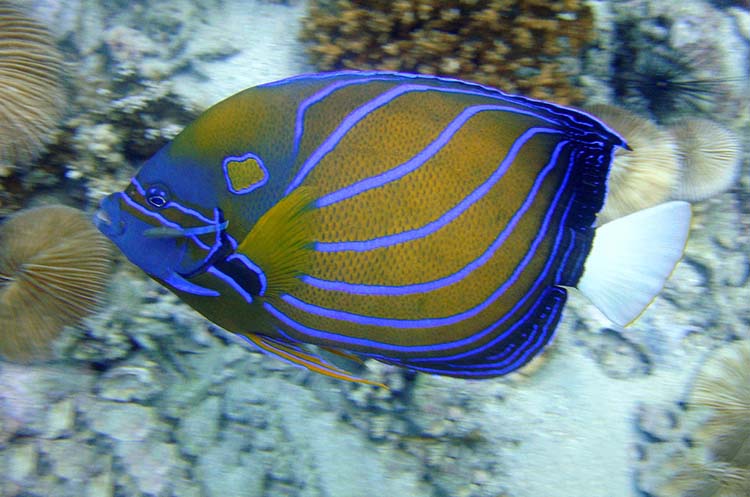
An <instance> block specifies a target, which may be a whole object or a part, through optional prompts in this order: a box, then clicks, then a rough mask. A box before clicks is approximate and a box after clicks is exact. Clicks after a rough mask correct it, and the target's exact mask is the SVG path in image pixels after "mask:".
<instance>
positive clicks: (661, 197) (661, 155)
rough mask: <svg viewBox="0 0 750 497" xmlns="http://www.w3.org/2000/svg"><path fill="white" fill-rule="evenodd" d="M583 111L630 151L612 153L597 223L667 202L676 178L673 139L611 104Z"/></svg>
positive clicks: (676, 165) (677, 171)
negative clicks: (614, 132) (604, 125)
mask: <svg viewBox="0 0 750 497" xmlns="http://www.w3.org/2000/svg"><path fill="white" fill-rule="evenodd" d="M587 110H588V111H589V112H591V113H592V114H593V115H595V116H597V117H599V118H600V119H601V120H603V121H604V122H606V123H607V124H608V125H609V126H611V127H612V128H613V129H615V130H617V132H618V133H620V134H621V135H622V136H623V138H625V140H626V141H627V143H628V145H629V146H630V148H631V149H632V150H625V149H618V150H617V152H615V157H614V160H613V161H612V168H611V171H610V174H609V183H608V188H609V189H608V193H607V200H606V203H605V205H604V208H603V209H602V211H601V212H600V213H599V216H598V222H599V223H600V224H602V223H606V222H607V221H611V220H612V219H616V218H618V217H622V216H625V215H627V214H630V213H633V212H635V211H638V210H641V209H646V208H648V207H652V206H654V205H657V204H660V203H662V202H664V201H666V200H667V199H669V197H670V195H671V194H672V190H673V188H674V185H675V183H676V181H677V178H678V176H679V170H680V167H679V161H678V155H677V148H676V146H675V142H674V139H673V138H672V136H671V135H670V134H669V133H668V132H667V131H665V130H662V129H660V128H659V127H658V126H657V125H656V124H654V123H653V122H651V121H649V120H648V119H646V118H643V117H640V116H638V115H636V114H634V113H632V112H629V111H627V110H625V109H623V108H620V107H616V106H613V105H594V106H591V107H588V108H587Z"/></svg>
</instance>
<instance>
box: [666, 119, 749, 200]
mask: <svg viewBox="0 0 750 497" xmlns="http://www.w3.org/2000/svg"><path fill="white" fill-rule="evenodd" d="M670 131H671V132H672V135H673V136H674V137H675V140H676V141H677V148H678V151H679V156H680V159H681V162H682V174H681V175H680V181H679V182H678V187H677V191H676V192H675V197H676V198H682V199H685V200H705V199H707V198H709V197H713V196H714V195H716V194H718V193H721V192H723V191H725V190H727V189H728V188H730V187H731V186H732V184H733V183H734V182H735V180H736V179H737V176H738V175H739V172H740V165H741V161H740V155H741V151H742V150H741V147H740V141H739V138H738V137H737V135H736V134H735V133H734V132H733V131H731V130H729V129H727V128H725V127H723V126H721V125H720V124H718V123H715V122H713V121H710V120H708V119H700V118H687V119H683V120H681V121H680V122H678V123H676V124H674V125H673V126H671V127H670Z"/></svg>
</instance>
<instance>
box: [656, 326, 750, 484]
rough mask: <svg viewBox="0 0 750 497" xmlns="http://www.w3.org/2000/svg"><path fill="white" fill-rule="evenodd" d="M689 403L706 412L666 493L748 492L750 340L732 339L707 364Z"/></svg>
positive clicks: (749, 481) (692, 406)
mask: <svg viewBox="0 0 750 497" xmlns="http://www.w3.org/2000/svg"><path fill="white" fill-rule="evenodd" d="M690 407H691V408H694V409H705V408H707V409H708V410H709V412H710V414H709V417H708V419H707V420H706V421H705V423H704V424H703V425H702V426H701V427H700V428H699V429H698V431H697V432H696V433H695V440H694V441H695V443H696V444H697V447H696V449H694V450H692V451H690V452H688V453H687V454H685V455H684V456H683V457H684V459H683V460H682V462H681V463H680V467H679V469H677V471H676V472H675V474H674V476H673V477H672V479H671V481H670V482H669V483H668V484H667V485H665V487H664V489H665V495H676V496H680V497H734V496H740V495H748V494H749V493H750V342H748V341H741V342H735V343H734V344H732V345H729V346H727V347H725V348H724V349H723V350H720V351H719V352H718V353H717V354H715V355H714V356H713V357H712V358H711V359H710V360H709V361H708V362H707V363H706V365H705V366H704V367H703V370H702V371H701V372H700V374H699V376H698V378H697V380H696V383H695V387H694V390H693V394H692V398H691V400H690ZM702 449H706V451H705V452H704V451H703V450H702Z"/></svg>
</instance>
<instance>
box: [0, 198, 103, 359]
mask: <svg viewBox="0 0 750 497" xmlns="http://www.w3.org/2000/svg"><path fill="white" fill-rule="evenodd" d="M110 265H111V249H110V245H109V242H108V241H107V239H106V238H105V237H104V236H103V235H101V234H100V233H99V231H98V230H97V229H96V228H94V226H93V224H92V223H91V221H90V220H89V218H88V216H86V215H85V214H84V213H83V212H81V211H79V210H78V209H74V208H72V207H66V206H61V205H54V206H46V207H38V208H34V209H28V210H25V211H22V212H20V213H18V214H16V215H14V216H12V217H11V218H10V219H8V220H7V221H6V222H5V224H3V225H2V226H0V353H2V355H3V356H5V357H6V358H8V359H13V360H22V361H23V360H28V359H32V358H36V357H39V356H41V355H43V354H44V353H45V352H46V350H47V347H48V345H49V342H50V341H51V340H52V339H53V338H55V337H56V336H57V335H58V333H59V332H60V331H61V330H62V328H63V327H64V326H67V325H75V324H77V323H78V322H79V321H80V320H81V318H82V317H84V316H85V315H87V314H88V313H90V312H91V311H93V310H94V309H95V308H96V306H97V304H98V303H99V298H100V296H101V295H102V292H103V290H104V287H105V286H106V284H107V281H108V279H109V270H110Z"/></svg>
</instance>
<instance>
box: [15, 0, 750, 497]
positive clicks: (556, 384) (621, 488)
mask: <svg viewBox="0 0 750 497" xmlns="http://www.w3.org/2000/svg"><path fill="white" fill-rule="evenodd" d="M342 68H350V69H387V70H399V71H407V72H420V73H425V74H439V75H444V76H452V77H458V78H462V79H467V80H471V81H477V82H480V83H482V84H486V85H489V86H494V87H497V88H500V89H502V90H505V91H508V92H511V93H520V94H523V95H528V96H531V97H534V98H540V99H545V100H550V101H552V102H556V103H559V104H563V105H571V106H575V107H581V108H584V109H589V110H590V111H591V112H592V113H593V114H595V115H597V116H599V117H600V118H601V119H603V120H604V121H605V122H607V123H609V124H610V125H611V126H612V127H614V128H615V129H617V130H618V131H620V132H621V133H622V134H623V135H624V136H625V138H627V139H628V142H629V143H630V145H631V146H632V147H633V148H634V152H633V154H632V155H628V156H623V157H621V158H619V160H618V158H617V157H616V159H615V164H614V165H613V168H612V173H611V176H612V178H611V182H610V199H609V200H608V203H607V205H606V207H605V210H604V211H603V213H602V217H603V219H613V218H617V217H619V216H622V215H624V214H626V213H628V212H632V211H633V210H637V209H642V208H644V207H648V206H650V205H654V204H657V203H659V202H663V201H665V200H668V199H684V200H689V201H690V202H691V203H692V204H693V213H694V220H693V226H692V231H691V235H690V239H689V242H688V246H687V249H686V254H685V257H684V259H683V260H682V262H681V263H680V264H679V265H678V266H677V268H676V270H675V272H674V273H673V275H672V277H671V279H670V280H669V281H668V283H667V286H666V288H665V289H664V291H663V292H662V293H661V295H660V296H659V297H657V299H656V300H655V301H654V303H653V304H652V305H651V306H650V307H649V308H648V309H647V310H646V312H645V313H644V314H643V315H642V316H641V318H640V319H639V320H638V321H637V322H636V323H635V324H633V325H632V326H630V327H628V328H626V329H619V328H616V327H613V326H612V325H611V324H610V323H609V322H608V320H607V319H606V318H604V317H603V316H602V315H601V314H600V313H599V312H598V311H597V310H596V309H595V308H594V307H593V306H592V305H591V304H590V303H588V302H587V301H586V300H585V299H584V298H583V297H582V296H580V295H579V294H576V293H575V292H571V295H570V299H569V304H568V305H567V306H566V308H565V312H564V315H563V321H562V322H561V325H560V326H559V328H558V330H557V336H556V338H555V341H554V343H553V344H552V345H551V346H550V347H548V348H547V350H546V351H545V353H544V354H543V355H542V356H541V358H539V359H537V360H536V361H534V363H533V364H532V365H530V366H529V367H526V368H524V369H522V370H521V371H520V372H519V373H515V374H512V375H509V376H506V377H502V378H496V379H489V380H480V381H467V380H460V379H452V378H447V377H439V376H432V375H426V374H415V373H410V372H408V371H405V370H403V369H399V368H395V367H392V366H388V365H384V364H381V363H377V362H367V364H366V368H365V369H363V370H362V371H361V372H358V374H361V375H362V376H363V377H365V378H367V379H368V380H371V381H374V382H382V383H385V384H387V385H388V386H389V389H388V390H386V389H382V388H377V387H373V386H371V385H365V384H353V383H345V382H341V381H337V380H334V379H332V378H328V377H325V376H322V375H316V374H314V373H311V372H309V371H307V370H301V369H298V368H295V367H293V366H292V365H287V364H285V363H283V362H281V361H277V360H275V359H273V358H269V357H265V356H264V355H262V354H260V353H257V352H255V351H252V350H248V348H247V347H246V346H245V345H243V344H242V343H240V342H238V341H237V340H234V339H233V338H232V337H231V336H229V335H228V334H226V333H224V332H222V331H221V330H219V329H218V328H217V327H216V326H214V325H212V324H211V323H209V322H208V321H206V320H205V319H203V318H202V317H201V316H200V315H198V314H197V313H196V312H194V311H193V310H191V309H190V308H189V307H188V306H187V305H186V304H184V303H182V302H180V301H179V299H178V298H177V297H175V296H174V295H172V294H171V293H169V292H168V291H167V290H165V289H164V288H162V287H160V286H159V285H158V284H157V283H155V282H153V281H151V280H150V279H148V277H147V276H146V275H145V274H143V273H142V272H141V271H140V270H138V269H137V268H135V267H134V266H132V265H131V264H130V263H128V262H127V261H126V260H125V259H124V257H122V256H121V255H119V254H115V252H116V251H114V250H111V249H110V248H109V246H108V245H106V244H102V243H101V241H100V240H98V239H96V238H95V237H96V233H95V232H93V228H91V227H90V226H88V224H89V223H88V222H87V221H86V220H87V219H89V218H90V217H91V215H93V212H94V211H95V210H96V206H97V204H98V202H99V201H100V199H101V198H103V197H104V196H105V195H107V194H109V193H111V192H113V191H119V190H122V189H123V188H124V187H125V186H126V185H127V183H128V181H129V179H130V178H131V176H133V174H134V173H135V171H136V170H137V168H138V167H139V165H140V164H141V163H142V162H143V161H144V160H145V159H147V158H148V157H150V156H151V155H152V154H154V153H155V152H156V151H157V150H159V148H161V147H162V146H163V145H164V144H165V143H167V142H168V141H169V140H170V139H172V138H173V137H174V136H176V134H177V133H178V132H179V131H180V130H181V129H182V128H183V127H184V126H186V125H187V124H188V123H190V122H191V121H192V120H193V119H194V118H195V117H197V116H198V115H199V114H200V113H201V112H202V111H203V110H205V109H206V108H208V107H209V106H210V105H212V104H214V103H216V102H218V101H220V100H222V99H224V98H226V97H228V96H230V95H232V94H233V93H235V92H237V91H239V90H242V89H244V88H247V87H250V86H254V85H257V84H261V83H266V82H270V81H274V80H277V79H280V78H283V77H287V76H292V75H295V74H300V73H305V72H314V71H319V70H335V69H342ZM748 95H750V5H749V4H748V2H747V1H729V0H713V1H709V0H683V1H680V2H672V1H668V0H598V1H594V0H589V1H578V0H559V1H551V2H550V1H546V2H545V1H539V0H445V1H429V0H396V1H393V2H385V1H353V0H338V1H312V0H311V1H302V0H299V1H295V0H289V1H270V0H267V1H260V0H257V1H251V0H203V1H201V0H191V1H188V0H162V1H155V0H141V1H134V2H131V1H119V0H65V1H62V0H61V1H54V0H30V1H18V2H12V1H6V0H0V116H2V121H0V217H1V218H2V219H3V224H2V225H0V355H1V356H0V495H2V496H25V497H30V496H92V497H93V496H104V497H107V496H128V497H129V496H159V497H161V496H164V497H167V496H180V497H192V496H195V497H197V496H211V497H213V496H222V497H226V496H251V497H255V496H257V497H284V496H289V497H292V496H295V497H296V496H305V497H359V496H362V497H365V496H370V495H374V494H376V493H377V494H389V495H393V496H399V497H401V496H403V497H443V496H450V497H542V496H544V497H579V496H587V497H641V496H647V497H661V496H664V497H672V496H674V497H677V496H679V497H687V496H695V497H710V496H716V497H730V496H732V497H735V496H750V330H749V328H748V326H749V324H750V306H748V302H750V288H749V287H748V280H750V260H749V257H750V217H748V216H749V215H750V171H749V169H750V165H749V159H750V103H749V101H750V99H748ZM58 204H62V205H64V206H68V207H64V208H63V207H45V206H57V205H58ZM72 208H75V209H72ZM81 211H84V212H85V214H83V213H82V212H81ZM81 219H83V220H84V221H81ZM66 229H67V231H66ZM90 230H91V231H90ZM31 259H33V260H34V261H35V263H36V264H37V266H35V267H37V268H38V267H41V266H44V267H46V268H52V269H51V274H46V273H44V272H43V271H37V272H36V273H35V272H33V271H27V273H25V274H23V276H24V278H25V279H24V278H21V277H20V276H19V275H20V274H21V273H22V271H21V269H19V268H20V267H21V266H22V265H23V263H25V262H28V261H29V260H31ZM60 268H63V269H60ZM71 268H72V269H71ZM55 269H56V270H57V271H56V272H55ZM66 271H67V272H66ZM71 273H72V274H71ZM81 275H83V276H81ZM19 282H20V283H19ZM24 282H26V283H24ZM24 285H25V286H24ZM45 287H46V288H54V289H55V290H56V292H51V294H50V293H45V292H43V291H42V290H44V289H45ZM48 295H53V296H54V295H57V297H58V298H51V297H49V296H48ZM60 296H62V297H60Z"/></svg>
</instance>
